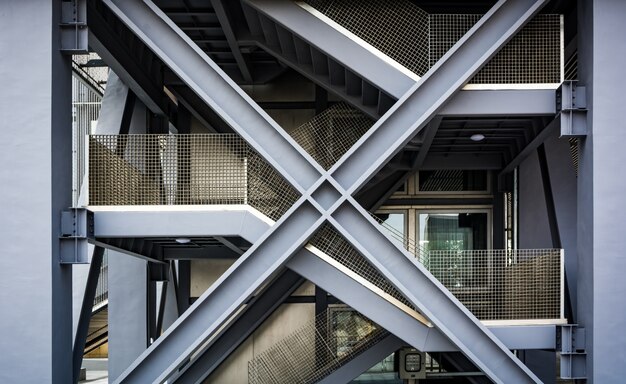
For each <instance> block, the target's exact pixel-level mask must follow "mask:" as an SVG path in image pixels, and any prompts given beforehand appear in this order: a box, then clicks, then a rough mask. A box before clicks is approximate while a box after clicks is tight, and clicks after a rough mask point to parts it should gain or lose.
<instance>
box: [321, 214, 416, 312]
mask: <svg viewBox="0 0 626 384" xmlns="http://www.w3.org/2000/svg"><path fill="white" fill-rule="evenodd" d="M309 244H310V245H312V246H314V247H315V248H317V249H318V250H319V251H321V252H322V253H324V254H326V255H327V256H329V257H331V258H332V259H334V260H335V261H337V262H339V263H341V264H342V265H344V266H346V267H348V268H349V269H350V270H351V271H353V272H355V273H356V274H358V275H359V276H361V277H362V278H364V279H365V280H367V281H368V282H370V283H371V284H373V285H374V286H376V287H377V288H378V289H380V290H381V291H383V292H384V293H386V294H388V295H390V296H392V297H393V298H395V299H396V300H398V301H400V302H401V303H403V304H404V305H406V306H408V307H409V308H413V305H412V304H411V303H410V302H409V301H408V300H407V299H406V298H405V297H404V296H403V295H402V294H401V293H400V292H399V291H398V290H397V289H396V288H395V287H394V286H393V285H392V284H391V283H389V282H388V281H387V279H386V278H385V277H384V276H383V275H382V274H380V272H378V270H377V269H376V268H374V267H373V266H372V265H371V264H370V263H369V262H368V261H367V259H365V258H364V257H363V256H361V254H360V253H359V252H357V250H356V249H354V247H353V246H352V245H351V244H350V243H349V242H348V241H347V240H346V239H345V238H344V237H343V236H341V234H340V233H339V231H337V230H336V229H335V228H334V227H333V226H332V225H330V224H328V223H325V224H323V225H322V227H321V228H320V229H319V230H318V231H317V232H316V233H315V235H314V236H313V237H312V238H311V240H310V241H309Z"/></svg>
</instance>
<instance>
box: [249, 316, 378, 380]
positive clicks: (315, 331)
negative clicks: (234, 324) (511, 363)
mask: <svg viewBox="0 0 626 384" xmlns="http://www.w3.org/2000/svg"><path fill="white" fill-rule="evenodd" d="M388 335H389V333H388V332H387V331H386V330H384V329H383V328H381V327H380V326H378V325H377V324H375V323H374V322H372V321H371V320H369V319H368V318H366V317H365V316H363V315H361V314H360V313H358V312H356V311H354V310H351V309H349V308H333V309H327V310H326V312H323V313H321V314H319V315H317V316H316V317H315V318H314V319H313V320H312V321H311V322H310V323H308V324H306V325H304V326H302V327H301V328H299V329H298V330H296V331H295V332H293V333H291V334H290V335H289V336H287V337H285V338H284V339H282V340H281V341H280V342H278V343H276V344H274V345H273V346H272V347H270V348H269V349H267V350H265V351H263V352H261V353H260V354H258V355H257V356H256V357H255V358H254V359H253V360H251V361H250V362H249V364H248V383H250V384H282V383H285V384H287V383H301V384H309V383H311V384H312V383H317V382H319V381H321V380H322V379H324V378H325V377H327V376H328V375H329V374H330V373H332V372H334V371H335V370H337V368H339V367H341V366H342V365H344V364H347V363H348V362H349V361H351V360H352V359H354V358H356V357H358V356H359V355H360V354H361V353H363V352H365V351H367V350H368V349H369V348H371V347H372V346H374V345H376V344H377V343H379V342H380V341H382V340H384V339H385V338H386V337H387V336H388Z"/></svg>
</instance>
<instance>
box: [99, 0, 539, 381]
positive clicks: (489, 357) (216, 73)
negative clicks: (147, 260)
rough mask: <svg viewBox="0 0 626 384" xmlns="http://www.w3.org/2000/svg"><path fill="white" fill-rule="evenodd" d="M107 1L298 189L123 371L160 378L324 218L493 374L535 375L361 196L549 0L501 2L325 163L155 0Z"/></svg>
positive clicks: (128, 376) (132, 376)
mask: <svg viewBox="0 0 626 384" xmlns="http://www.w3.org/2000/svg"><path fill="white" fill-rule="evenodd" d="M104 1H105V3H106V4H107V5H108V6H109V7H110V8H111V9H112V10H113V11H114V12H115V13H116V14H117V15H118V17H120V18H121V19H122V20H123V21H124V23H126V24H127V25H128V26H129V28H130V29H131V30H132V31H133V32H134V33H135V34H137V36H139V37H140V38H141V39H142V40H143V41H144V43H145V44H147V45H148V46H149V47H150V48H151V49H152V50H153V51H154V52H155V53H156V54H157V55H158V56H159V57H160V58H161V60H163V62H164V63H165V64H167V65H168V66H169V67H170V68H171V69H172V70H173V71H175V72H176V73H177V75H178V76H179V77H180V78H181V79H183V81H185V82H186V83H187V85H188V86H189V87H190V88H192V89H193V90H194V91H195V92H196V93H197V94H198V96H200V97H201V98H202V99H203V100H204V101H205V102H206V103H207V104H208V105H209V106H210V107H211V108H213V109H214V110H215V111H216V112H217V113H218V114H219V115H220V116H221V117H222V118H223V119H224V120H225V121H226V122H227V123H228V124H229V125H230V126H231V127H232V128H233V129H234V130H235V131H236V132H237V133H239V134H240V135H241V136H242V137H243V138H244V139H245V140H246V141H247V142H248V143H250V144H251V145H252V146H253V148H255V150H256V151H257V152H259V153H260V154H261V155H262V156H263V157H264V158H265V159H266V160H267V161H268V162H269V163H270V164H271V165H272V166H273V167H274V168H275V169H276V170H277V171H278V172H280V174H281V175H282V176H283V177H284V178H285V179H286V180H287V181H288V182H290V183H291V184H292V185H293V186H294V188H296V190H298V192H300V194H301V197H300V198H299V199H298V200H297V201H296V203H295V204H294V206H293V207H291V208H290V209H289V210H288V211H287V212H286V213H285V214H284V215H283V217H282V218H281V219H280V220H279V221H278V222H276V223H275V224H274V226H273V227H272V228H271V229H270V230H269V231H268V232H267V233H266V234H265V235H264V236H263V237H262V238H261V239H260V240H259V241H258V242H256V243H255V244H254V245H253V246H252V247H251V248H250V249H249V250H248V252H246V254H244V255H243V256H242V257H240V258H239V259H238V261H237V262H236V263H235V264H234V265H233V266H232V267H231V268H230V269H229V271H227V272H226V273H225V274H224V275H223V276H222V277H221V278H220V279H219V280H218V281H217V282H215V283H214V284H213V286H211V287H210V288H209V290H207V292H205V294H203V296H202V297H201V298H200V299H199V300H198V301H197V302H196V303H195V304H194V305H193V307H192V308H190V310H188V311H187V312H186V313H184V314H183V315H182V316H181V318H180V319H179V320H178V321H177V322H176V323H175V324H174V325H173V326H172V327H171V328H170V329H168V331H167V332H166V333H165V334H163V335H162V336H161V337H160V338H159V339H158V340H157V341H156V342H155V343H154V344H153V345H152V346H151V347H150V348H149V349H148V350H147V351H146V352H145V353H143V354H142V355H141V356H140V357H139V358H138V359H137V360H136V361H135V362H134V363H133V364H132V365H131V366H130V367H129V368H128V369H127V370H126V371H125V372H124V373H123V374H122V376H121V377H120V378H119V379H118V381H117V382H138V381H141V382H153V381H157V382H158V381H163V380H165V379H166V378H167V377H169V376H170V375H171V374H172V373H173V372H174V371H175V370H176V369H177V368H179V367H180V366H181V365H182V364H184V362H185V361H186V360H187V359H188V358H189V356H190V355H191V354H192V353H193V352H195V351H196V350H198V348H200V346H201V345H202V344H203V343H204V342H205V341H206V340H208V339H209V338H210V337H211V336H213V335H214V334H215V333H216V332H217V331H218V330H219V329H220V327H221V326H222V325H223V324H224V323H225V322H226V321H228V319H229V318H231V316H232V315H233V314H235V313H236V312H237V311H238V310H239V309H240V308H241V306H242V305H243V304H245V302H246V300H248V299H249V298H250V297H251V296H253V295H254V294H255V293H256V292H259V291H260V290H261V289H262V288H263V287H264V286H265V285H266V284H267V283H268V282H270V281H271V279H272V278H273V277H274V276H276V274H277V273H279V272H280V271H281V269H282V268H283V267H284V266H285V264H286V263H287V262H288V260H289V258H290V257H291V256H292V255H294V254H295V253H296V252H297V251H298V250H300V249H301V248H302V247H303V246H304V245H305V244H306V242H307V241H308V240H309V239H310V238H311V236H312V235H313V234H314V233H315V232H316V231H317V230H318V229H319V228H320V226H321V225H322V224H323V223H324V222H326V221H328V222H329V223H330V224H332V225H333V226H334V227H335V228H336V229H337V230H338V231H339V232H340V233H341V234H342V235H343V236H344V237H345V238H346V239H347V240H348V241H349V242H350V243H351V244H352V245H353V246H354V247H355V249H356V250H358V251H359V252H360V253H361V254H362V255H363V256H364V257H365V258H366V259H367V260H368V262H369V263H371V264H372V265H373V266H374V267H375V268H376V269H377V270H378V271H379V272H380V273H381V274H382V275H383V276H384V277H385V278H386V279H387V280H388V281H389V282H390V283H391V284H392V285H394V286H395V287H396V288H397V289H398V290H399V291H400V292H401V293H402V294H403V295H404V296H405V297H406V299H408V300H409V301H410V302H411V303H412V304H413V305H415V307H416V308H417V309H418V310H419V311H420V312H421V313H422V314H423V315H425V316H426V317H428V318H429V319H430V321H431V322H432V323H433V324H434V325H435V326H436V327H437V328H438V329H439V330H441V331H442V332H443V333H444V334H445V335H446V336H447V337H448V338H449V339H450V340H451V341H452V342H453V343H454V344H455V345H456V346H457V347H458V348H459V350H461V351H462V352H463V353H465V354H466V355H467V357H468V358H469V359H470V360H472V361H473V362H474V363H475V364H476V365H477V367H478V368H480V369H481V370H482V371H484V372H485V373H486V374H487V375H488V376H489V377H490V378H491V379H492V380H494V381H495V382H502V381H503V380H505V379H506V380H507V382H537V381H538V379H537V378H536V377H535V376H534V375H533V374H532V373H531V372H530V371H529V370H528V368H526V367H525V366H524V365H523V364H522V363H521V362H520V361H519V360H517V359H516V358H515V357H514V356H513V355H512V354H511V352H510V351H508V350H507V349H506V347H505V346H504V345H503V344H502V343H501V342H500V341H499V340H498V339H497V338H496V337H495V336H493V335H492V334H491V333H490V331H488V330H487V328H485V327H484V326H483V325H482V324H481V323H480V322H479V321H478V320H477V319H476V318H475V317H474V316H473V315H472V314H471V313H470V312H469V311H468V310H467V309H466V308H465V307H464V306H463V305H462V304H461V303H460V302H459V301H458V300H457V299H456V298H454V296H453V295H452V294H451V293H450V292H448V291H447V290H446V289H445V287H443V286H442V285H441V283H439V282H438V281H437V280H436V279H435V278H434V277H433V276H432V275H431V274H430V273H429V272H428V271H427V270H426V269H425V268H424V267H423V266H421V265H420V264H418V263H417V262H416V261H415V260H414V259H413V258H412V257H411V255H409V254H408V253H407V252H406V251H405V250H404V249H402V248H400V247H398V246H396V245H395V243H394V242H393V241H392V240H390V239H389V238H388V237H387V236H386V235H385V234H384V233H383V232H382V231H381V230H380V227H379V226H378V225H377V223H376V222H375V221H374V220H373V219H372V218H371V217H370V216H369V214H368V213H367V212H366V211H365V210H364V209H363V208H362V207H361V206H360V205H359V204H358V203H357V202H356V201H355V200H354V198H353V195H354V194H355V193H356V192H357V191H358V190H359V189H360V188H361V187H363V186H364V184H365V183H366V182H367V181H368V180H369V179H370V178H371V177H373V175H374V174H375V173H376V172H377V171H378V170H379V169H380V168H382V166H383V165H384V164H386V162H387V161H389V159H391V157H393V155H395V154H396V153H397V152H398V151H400V150H401V149H402V148H403V146H404V145H405V144H406V143H407V142H408V141H409V140H410V139H411V138H413V137H414V136H415V135H416V134H417V133H418V132H419V131H420V130H421V129H422V128H423V127H424V126H425V125H426V124H427V123H428V121H429V120H430V119H431V118H432V117H433V116H434V115H436V113H437V111H438V110H439V109H440V108H441V107H443V105H444V104H445V102H446V101H447V100H449V99H450V97H451V96H452V95H453V94H454V93H455V92H457V91H458V90H459V89H460V88H461V87H462V86H463V85H464V84H465V83H466V82H467V81H469V79H470V78H471V77H472V76H473V75H474V74H475V73H476V72H477V71H478V70H479V69H480V68H481V66H482V65H484V63H486V62H487V61H488V60H489V58H491V57H492V56H493V55H494V54H495V53H496V52H497V50H498V49H499V48H500V47H502V45H504V44H505V43H506V42H507V41H508V40H509V39H510V38H511V37H512V36H513V35H514V34H515V33H516V32H517V31H518V30H519V29H520V28H521V27H522V26H523V25H524V24H525V23H526V22H527V21H528V20H529V19H530V18H531V17H532V16H533V15H534V14H535V13H536V12H538V11H539V9H540V8H541V6H542V5H543V4H544V3H545V2H546V0H503V1H500V2H498V3H497V4H496V5H495V6H494V7H493V8H492V9H491V10H490V11H489V12H488V13H487V14H486V15H485V16H484V17H483V18H482V19H481V20H480V21H479V22H478V23H477V24H476V25H475V26H474V27H473V28H472V29H471V30H470V31H469V32H468V33H467V34H466V35H465V36H464V37H463V38H462V39H461V40H460V41H459V42H458V43H457V44H456V45H455V46H454V47H453V48H452V49H451V50H450V51H449V52H448V53H447V54H446V55H445V56H444V57H443V58H442V59H441V60H440V61H439V62H438V63H437V64H436V65H435V66H434V67H433V68H432V69H431V70H430V71H429V72H428V73H427V74H426V75H425V76H424V77H423V78H422V79H421V80H420V81H419V82H418V83H417V84H416V85H415V86H413V87H412V88H411V89H410V90H409V91H408V92H407V94H406V95H405V96H404V97H402V98H401V100H399V101H398V102H397V103H396V104H395V105H394V106H393V107H392V108H391V109H390V110H389V111H388V112H387V113H386V114H385V115H384V116H383V117H382V118H381V119H380V120H379V121H378V122H377V123H376V124H375V125H374V126H373V127H372V128H371V129H370V131H368V132H367V133H366V135H364V137H362V138H361V139H360V140H359V141H358V142H357V143H356V144H355V145H354V146H353V147H352V148H351V149H350V150H349V151H348V152H347V153H346V154H345V155H344V156H343V157H342V158H341V159H340V160H339V161H338V162H337V163H336V164H335V165H334V166H333V167H332V168H331V169H330V170H328V171H324V169H323V168H322V167H321V166H320V165H319V164H317V163H316V162H315V161H314V160H313V159H312V158H311V156H309V155H308V154H307V153H306V152H304V150H302V148H300V147H299V146H298V145H297V144H296V143H295V142H294V140H293V139H292V138H291V137H290V136H289V135H288V134H287V133H286V132H285V131H284V130H282V129H281V128H280V127H279V126H278V125H277V124H276V123H275V122H274V121H273V120H272V119H271V118H270V117H269V116H268V115H267V114H266V113H265V112H264V111H263V110H262V109H261V108H259V107H258V106H257V105H256V104H255V103H254V102H253V101H252V100H251V99H250V98H249V97H248V96H247V95H246V94H245V93H244V92H243V91H241V90H240V89H239V88H238V87H237V85H236V84H234V82H232V80H230V79H229V78H228V76H227V75H226V74H224V73H223V71H221V69H220V68H219V67H218V66H217V65H216V64H215V63H214V62H213V61H211V59H210V58H209V57H208V56H207V55H206V54H205V53H204V52H202V51H201V50H200V49H199V48H198V47H197V46H196V45H195V44H194V43H193V42H192V41H191V40H190V39H189V38H188V37H187V36H186V35H185V34H184V33H183V32H182V31H181V30H180V29H179V28H178V27H177V26H176V25H175V24H174V23H173V22H172V21H171V20H170V19H169V18H168V17H167V16H166V15H164V14H163V13H162V12H161V11H160V10H159V9H158V7H156V6H155V5H154V4H152V3H151V2H150V1H149V0H144V1H143V2H141V1H138V0H135V1H124V0H104ZM216 89H219V91H215V92H211V93H209V92H208V91H209V90H216ZM242 101H244V102H245V103H242ZM241 282H246V284H241ZM417 347H419V346H417Z"/></svg>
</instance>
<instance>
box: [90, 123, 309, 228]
mask: <svg viewBox="0 0 626 384" xmlns="http://www.w3.org/2000/svg"><path fill="white" fill-rule="evenodd" d="M298 197H299V195H298V193H297V191H296V190H295V189H294V188H293V187H292V186H291V185H290V184H289V183H287V182H286V181H285V180H284V179H283V178H282V177H281V176H280V174H278V172H276V171H275V170H274V168H272V167H271V166H270V165H269V164H268V163H267V162H266V161H265V160H264V159H263V158H262V157H261V156H260V155H258V154H257V153H256V152H255V151H254V150H253V149H252V148H251V147H250V146H249V145H248V144H247V143H246V142H245V141H244V140H243V139H241V138H240V137H239V136H237V135H235V134H201V135H92V136H90V138H89V204H90V205H207V204H220V205H221V204H249V205H250V206H252V207H254V208H256V209H258V210H259V211H260V212H262V213H264V214H265V215H266V216H268V217H269V218H271V219H273V220H278V219H279V218H280V217H281V216H282V215H283V214H284V213H285V212H286V211H287V210H288V209H289V208H290V207H291V206H292V205H293V203H294V202H295V201H296V200H297V198H298Z"/></svg>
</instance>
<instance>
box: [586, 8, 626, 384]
mask: <svg viewBox="0 0 626 384" xmlns="http://www.w3.org/2000/svg"><path fill="white" fill-rule="evenodd" d="M578 6H579V7H578V21H579V23H578V80H579V83H580V84H582V85H585V86H586V90H587V105H588V106H589V112H588V113H587V128H588V129H589V134H588V135H587V136H586V137H585V138H583V139H580V148H579V149H580V152H579V169H578V238H577V243H578V319H577V323H578V324H579V325H580V326H581V327H584V328H585V331H586V348H587V370H586V375H587V378H588V379H587V382H588V383H612V382H620V381H622V380H623V377H626V365H624V364H623V362H624V361H626V350H625V349H624V347H623V346H624V345H626V333H625V332H624V331H623V330H624V327H625V326H626V316H625V315H624V314H626V300H624V294H623V293H624V292H626V279H624V271H626V258H624V256H623V255H624V249H625V248H626V236H624V230H625V224H624V217H626V205H625V204H624V193H623V191H624V190H626V178H624V177H623V174H624V172H623V169H624V164H626V151H624V142H626V130H624V129H623V126H624V113H623V111H624V107H623V103H622V90H623V89H624V85H626V79H625V77H624V68H625V67H626V52H625V51H624V50H623V49H616V47H622V46H623V44H622V43H621V42H620V40H619V36H623V35H624V34H626V24H625V23H624V18H625V17H626V2H623V1H611V0H581V1H579V2H578Z"/></svg>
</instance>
